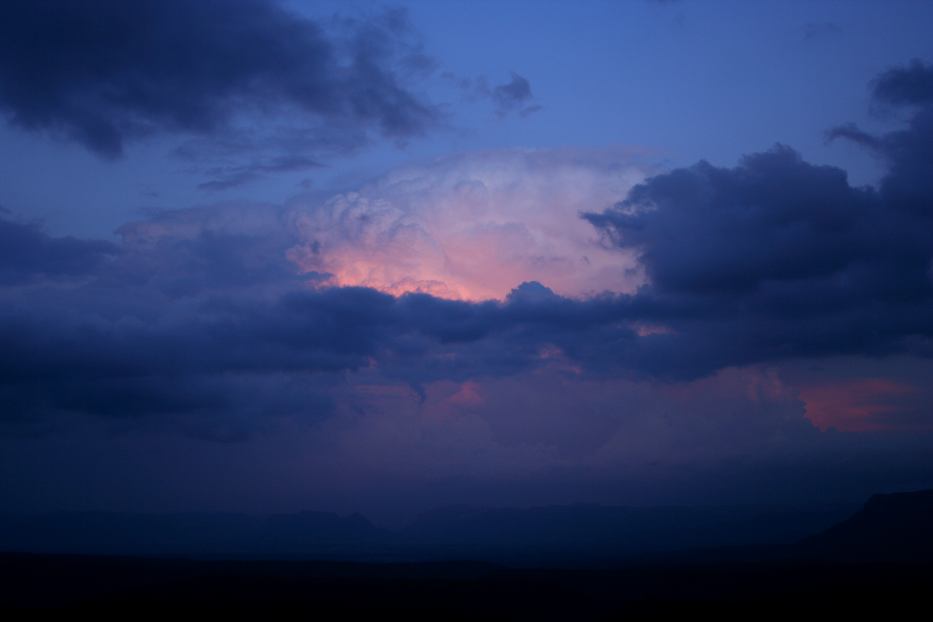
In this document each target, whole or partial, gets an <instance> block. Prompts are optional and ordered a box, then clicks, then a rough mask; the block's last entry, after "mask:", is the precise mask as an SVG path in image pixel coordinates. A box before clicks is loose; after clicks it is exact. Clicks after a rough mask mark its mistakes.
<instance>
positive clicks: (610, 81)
mask: <svg viewBox="0 0 933 622" xmlns="http://www.w3.org/2000/svg"><path fill="white" fill-rule="evenodd" d="M930 23H933V5H931V4H930V3H926V2H920V1H906V0H905V1H901V2H897V1H889V2H880V1H879V2H873V1H869V0H864V1H848V2H829V1H826V2H802V1H800V2H796V1H789V2H766V1H764V0H762V1H760V2H727V1H725V0H723V1H709V2H700V1H691V0H666V1H635V0H632V1H628V2H598V1H596V0H589V1H586V2H574V3H571V2H550V1H543V0H542V1H536V2H531V1H527V2H524V1H519V0H508V1H505V2H475V1H474V2H457V1H454V0H443V1H431V2H427V1H424V2H401V3H394V4H385V3H368V2H310V1H299V0H290V1H285V0H283V1H281V2H280V1H273V0H268V1H266V0H223V1H221V0H198V1H197V2H187V1H182V0H160V1H156V0H138V1H136V2H133V3H125V2H119V1H116V0H91V1H88V2H80V3H79V2H69V1H66V0H47V1H46V0H43V1H29V2H27V1H22V2H20V1H18V0H12V1H8V2H4V3H3V4H2V6H0V446H2V449H0V501H2V508H3V509H6V510H9V511H15V512H40V511H41V512H44V511H58V510H98V509H103V510H120V511H151V512H167V511H243V512H253V513H263V512H273V511H297V510H302V509H314V510H326V511H338V512H363V513H364V514H366V515H367V516H371V517H372V518H374V519H376V520H377V521H382V522H386V523H392V522H393V521H396V522H397V521H402V520H405V519H407V518H410V517H411V516H413V515H415V514H416V513H418V512H420V511H423V510H426V509H430V508H432V507H436V506H442V505H447V504H454V503H469V504H477V505H534V504H568V503H581V502H594V503H606V504H634V505H648V504H717V503H762V502H768V503H789V504H790V503H794V504H797V503H818V502H819V503H823V502H834V501H852V500H859V499H861V498H862V497H863V496H865V495H867V494H870V493H873V492H882V491H891V490H904V489H912V488H918V487H925V486H926V487H929V486H931V485H933V458H931V456H933V452H931V450H933V413H931V412H930V411H929V407H928V405H929V404H930V403H931V397H933V395H931V389H930V382H929V378H930V377H931V373H933V361H931V358H930V355H931V353H933V347H931V343H933V342H931V338H933V320H931V318H933V313H931V312H933V242H931V240H930V237H929V235H928V233H927V232H928V231H930V225H931V224H933V223H931V219H933V185H931V182H930V179H931V175H930V173H931V171H930V162H931V161H933V41H931V39H930V38H929V36H928V31H929V28H928V25H929V24H930Z"/></svg>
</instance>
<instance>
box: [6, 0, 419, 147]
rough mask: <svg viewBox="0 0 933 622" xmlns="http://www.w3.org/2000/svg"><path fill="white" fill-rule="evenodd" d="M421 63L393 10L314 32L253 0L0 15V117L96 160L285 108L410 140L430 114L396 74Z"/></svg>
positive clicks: (100, 1)
mask: <svg viewBox="0 0 933 622" xmlns="http://www.w3.org/2000/svg"><path fill="white" fill-rule="evenodd" d="M419 59H420V60H419ZM426 61H429V59H427V58H426V57H425V56H424V53H423V51H422V50H421V47H420V43H419V42H417V41H414V42H413V41H412V33H411V30H410V27H409V25H408V23H407V20H406V17H405V14H404V12H401V11H388V12H386V13H383V14H381V15H377V16H374V17H372V18H368V19H354V20H351V19H343V20H337V21H336V22H334V23H329V24H325V23H320V22H317V21H314V20H312V19H309V18H306V17H303V16H300V15H298V14H296V13H293V12H290V11H289V10H287V9H286V8H284V7H283V6H281V5H280V4H279V3H278V2H267V1H263V0H233V1H227V0H223V1H221V0H206V1H202V2H196V3H191V2H185V1H183V0H145V1H143V2H136V3H133V5H132V6H129V5H127V4H126V3H124V2H120V1H119V0H94V1H93V2H82V3H74V2H67V1H53V0H41V1H39V2H33V1H18V0H14V1H12V2H4V3H3V5H2V8H0V107H2V108H3V109H5V110H6V112H7V113H8V114H9V116H10V119H11V120H12V122H14V123H16V124H17V125H19V126H21V127H24V128H26V129H30V130H42V131H51V132H54V133H56V134H60V135H62V136H65V137H67V138H70V139H72V140H75V141H77V142H79V143H80V144H82V145H83V146H85V147H86V148H88V149H90V150H92V151H94V152H95V153H97V154H99V155H101V156H104V157H117V156H119V155H120V154H121V153H122V152H123V149H124V146H125V144H126V143H127V142H128V141H129V140H131V139H135V138H140V137H144V136H147V135H151V134H155V133H159V132H173V133H174V132H181V133H186V134H194V135H202V136H222V135H223V134H224V133H225V132H229V131H231V128H233V127H234V125H235V123H236V122H237V121H238V120H239V119H242V118H243V117H244V116H245V117H250V118H253V119H259V120H260V121H261V120H262V119H264V118H266V117H268V116H269V115H271V114H276V115H281V114H282V113H283V112H288V111H293V112H294V113H295V114H297V115H298V116H299V117H301V118H303V119H304V121H305V123H306V125H309V126H311V127H314V126H316V125H322V124H323V125H333V126H341V125H348V124H349V125H352V126H362V127H365V128H373V129H374V130H375V131H378V132H380V133H382V134H383V135H385V136H388V137H391V138H404V137H409V136H413V135H417V134H419V133H421V132H423V131H425V129H426V128H428V127H430V126H431V125H432V124H434V123H435V121H436V112H435V110H434V109H433V108H432V107H431V106H430V105H429V104H427V103H425V102H424V101H422V100H421V98H419V97H418V96H416V95H415V94H414V92H413V91H412V90H410V88H409V87H408V85H407V83H406V76H410V75H413V72H414V70H415V68H416V65H417V66H424V65H425V62H426ZM355 132H358V129H354V130H353V131H351V132H350V134H351V135H352V137H353V138H354V140H355Z"/></svg>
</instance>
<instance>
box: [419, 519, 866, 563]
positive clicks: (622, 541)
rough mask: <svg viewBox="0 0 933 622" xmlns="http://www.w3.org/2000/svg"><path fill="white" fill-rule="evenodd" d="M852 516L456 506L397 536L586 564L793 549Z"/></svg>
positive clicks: (431, 547)
mask: <svg viewBox="0 0 933 622" xmlns="http://www.w3.org/2000/svg"><path fill="white" fill-rule="evenodd" d="M850 512H851V509H850V508H847V507H844V506H826V507H819V508H807V509H799V508H782V507H761V506H708V507H647V508H642V507H612V506H596V505H574V506H552V507H537V508H527V509H516V508H494V509H488V508H487V509H482V508H471V507H463V506H459V507H448V508H443V509H439V510H435V511H432V512H428V513H426V514H424V515H422V516H421V517H419V518H418V519H417V520H416V521H414V522H413V523H412V524H411V525H410V526H409V527H408V528H406V529H405V530H404V532H403V535H404V542H405V543H406V544H407V546H408V547H409V548H410V549H412V550H414V551H418V552H420V553H421V555H422V556H423V557H434V558H442V559H476V560H488V561H496V562H503V563H511V564H515V563H531V564H542V563H543V564H547V563H555V562H559V563H563V564H568V563H584V564H589V563H600V562H612V561H617V560H629V559H633V558H638V557H644V556H649V555H659V554H665V553H671V552H674V551H682V550H690V549H701V548H712V547H734V546H741V545H753V544H754V545H778V544H791V543H793V542H796V541H797V540H799V539H800V538H802V537H804V536H806V535H807V534H812V533H814V532H815V531H818V530H821V529H825V528H826V527H827V526H829V525H831V524H833V523H834V522H836V521H838V520H841V519H842V518H844V517H845V516H846V515H848V514H849V513H850Z"/></svg>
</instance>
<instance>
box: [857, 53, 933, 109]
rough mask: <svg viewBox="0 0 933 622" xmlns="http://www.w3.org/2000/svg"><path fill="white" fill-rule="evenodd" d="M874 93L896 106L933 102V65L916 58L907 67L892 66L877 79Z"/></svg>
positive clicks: (885, 101) (880, 99)
mask: <svg viewBox="0 0 933 622" xmlns="http://www.w3.org/2000/svg"><path fill="white" fill-rule="evenodd" d="M872 95H873V96H874V97H875V99H876V100H878V101H879V102H882V103H886V104H891V105H895V106H903V105H927V104H933V65H929V64H927V63H924V62H923V61H922V60H920V59H914V60H913V61H911V63H910V64H909V65H907V66H906V67H892V68H891V69H888V70H887V71H885V72H884V73H882V74H881V75H880V76H878V77H877V78H876V79H875V81H874V83H873V85H872Z"/></svg>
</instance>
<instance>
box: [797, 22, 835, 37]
mask: <svg viewBox="0 0 933 622" xmlns="http://www.w3.org/2000/svg"><path fill="white" fill-rule="evenodd" d="M841 33H842V27H840V26H839V24H836V23H835V22H810V23H808V24H807V25H805V26H804V28H803V40H804V41H813V40H814V39H822V38H825V37H831V36H833V35H838V34H841Z"/></svg>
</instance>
